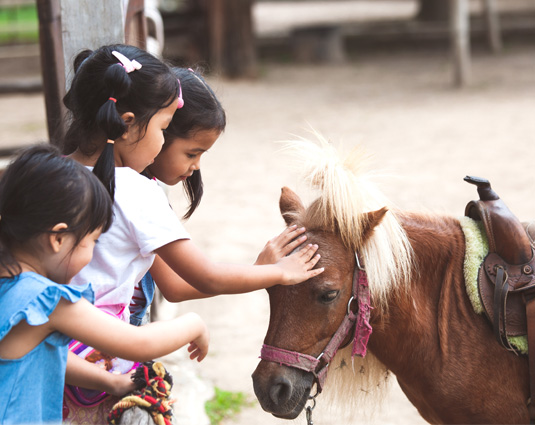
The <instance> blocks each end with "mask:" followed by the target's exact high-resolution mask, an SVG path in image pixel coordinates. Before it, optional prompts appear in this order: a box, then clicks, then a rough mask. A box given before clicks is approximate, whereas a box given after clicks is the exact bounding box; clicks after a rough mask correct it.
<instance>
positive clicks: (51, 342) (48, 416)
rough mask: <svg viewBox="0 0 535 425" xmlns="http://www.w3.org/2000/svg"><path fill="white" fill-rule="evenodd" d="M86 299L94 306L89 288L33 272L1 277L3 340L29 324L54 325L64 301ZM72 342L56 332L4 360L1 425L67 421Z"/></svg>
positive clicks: (0, 375) (0, 336)
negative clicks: (64, 407) (67, 371)
mask: <svg viewBox="0 0 535 425" xmlns="http://www.w3.org/2000/svg"><path fill="white" fill-rule="evenodd" d="M82 296H83V297H85V298H87V299H88V300H89V301H91V302H93V291H92V290H91V287H90V285H89V284H87V285H84V286H74V285H73V286H69V285H59V284H57V283H54V282H52V281H51V280H49V279H47V278H45V277H43V276H41V275H38V274H36V273H33V272H25V273H21V274H20V275H19V276H17V277H16V278H13V279H8V278H3V279H0V340H2V339H3V338H4V337H5V336H6V335H7V334H8V333H9V331H10V330H11V329H12V328H13V327H14V326H15V325H17V324H18V323H19V322H21V321H23V320H25V321H26V322H27V323H28V324H30V325H32V326H38V325H42V324H44V323H46V322H48V316H49V315H50V314H51V313H52V312H53V311H54V309H55V308H56V306H57V304H58V302H59V300H60V299H61V298H65V299H66V300H69V301H70V302H73V303H74V302H77V301H78V300H80V298H81V297H82ZM70 340H71V338H70V337H68V336H67V335H64V334H62V333H59V332H53V333H51V334H50V335H48V336H47V337H46V338H45V339H44V340H43V341H42V342H41V343H40V344H39V345H38V346H37V347H35V348H34V349H33V350H32V351H30V352H29V353H27V354H26V355H24V356H23V357H21V358H19V359H14V360H9V359H2V358H0V382H1V387H2V389H1V391H0V424H33V423H55V424H59V423H61V421H62V405H63V386H64V383H65V369H66V365H67V345H68V343H69V341H70Z"/></svg>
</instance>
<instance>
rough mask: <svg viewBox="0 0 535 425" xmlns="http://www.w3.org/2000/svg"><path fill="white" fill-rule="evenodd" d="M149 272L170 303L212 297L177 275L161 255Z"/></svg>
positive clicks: (157, 257) (157, 256)
mask: <svg viewBox="0 0 535 425" xmlns="http://www.w3.org/2000/svg"><path fill="white" fill-rule="evenodd" d="M149 271H150V274H151V276H152V278H153V279H154V282H155V283H156V286H158V289H159V290H160V292H161V293H162V295H163V296H164V298H165V299H166V300H167V301H169V302H172V303H178V302H181V301H187V300H196V299H199V298H207V297H211V296H212V295H210V294H205V293H204V292H201V291H199V290H197V289H195V288H194V287H193V286H191V285H190V284H189V283H188V282H186V281H185V280H184V279H182V278H181V277H180V276H179V275H178V274H176V273H175V272H174V270H173V269H172V268H171V267H169V266H168V265H167V263H166V262H165V261H163V260H162V259H161V258H160V256H159V255H156V258H155V259H154V263H152V267H151V268H150V270H149Z"/></svg>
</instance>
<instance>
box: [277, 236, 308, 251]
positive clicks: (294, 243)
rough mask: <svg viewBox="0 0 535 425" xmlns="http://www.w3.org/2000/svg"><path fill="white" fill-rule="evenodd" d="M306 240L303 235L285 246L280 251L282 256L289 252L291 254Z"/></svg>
mask: <svg viewBox="0 0 535 425" xmlns="http://www.w3.org/2000/svg"><path fill="white" fill-rule="evenodd" d="M306 240H307V236H306V235H303V236H301V237H299V238H297V239H295V240H293V241H291V242H290V243H288V244H286V245H285V246H284V248H283V249H282V253H283V255H288V254H289V253H290V252H292V251H293V250H294V249H295V248H297V247H298V246H299V245H301V244H302V243H303V242H305V241H306Z"/></svg>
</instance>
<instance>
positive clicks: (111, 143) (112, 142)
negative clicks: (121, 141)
mask: <svg viewBox="0 0 535 425" xmlns="http://www.w3.org/2000/svg"><path fill="white" fill-rule="evenodd" d="M106 143H109V144H110V145H113V144H115V140H111V139H108V140H107V141H106Z"/></svg>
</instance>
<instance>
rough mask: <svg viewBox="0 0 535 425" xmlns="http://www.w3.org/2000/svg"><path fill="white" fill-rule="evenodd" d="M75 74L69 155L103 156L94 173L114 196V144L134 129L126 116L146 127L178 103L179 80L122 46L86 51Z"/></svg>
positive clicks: (69, 100)
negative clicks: (126, 120)
mask: <svg viewBox="0 0 535 425" xmlns="http://www.w3.org/2000/svg"><path fill="white" fill-rule="evenodd" d="M74 70H75V75H74V78H73V80H72V84H71V88H70V89H69V91H68V93H67V94H66V96H65V97H64V104H65V106H67V108H68V110H69V112H70V114H71V117H70V118H71V120H70V125H69V128H68V130H67V132H66V135H65V139H64V151H63V152H64V153H65V154H71V153H73V152H74V151H76V150H79V151H80V152H81V153H82V154H83V155H85V156H92V155H95V154H96V153H97V152H101V153H100V156H99V158H98V160H97V162H96V164H95V167H94V169H93V172H94V174H95V175H97V177H98V178H99V179H100V181H101V182H102V183H103V184H104V186H105V187H106V189H107V190H108V192H109V193H110V195H112V197H113V193H114V189H115V158H114V147H113V144H110V143H109V141H116V140H117V139H119V138H120V137H121V136H122V135H123V134H124V133H125V132H126V131H127V129H128V125H127V124H126V123H125V122H124V120H123V119H122V117H121V116H122V114H124V113H126V112H131V113H132V114H133V115H134V116H135V126H136V127H139V129H140V130H142V129H143V127H145V128H146V126H147V125H148V123H149V121H150V119H151V118H152V117H153V116H154V114H156V113H157V112H158V111H159V110H160V109H162V108H165V107H167V106H169V105H170V104H171V103H172V102H174V101H175V99H176V96H177V95H178V90H179V87H178V82H177V79H176V77H174V75H173V73H172V72H171V70H170V68H169V67H168V66H167V65H166V64H164V63H163V62H162V61H160V60H159V59H157V58H155V57H154V56H152V55H151V54H149V53H147V52H146V51H144V50H142V49H139V48H137V47H134V46H127V45H122V44H117V45H109V46H102V47H100V48H98V49H96V50H95V51H93V52H92V51H83V52H81V53H80V54H79V55H78V56H77V57H76V59H75V60H74ZM140 134H141V131H140ZM106 141H108V143H105V142H106Z"/></svg>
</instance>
